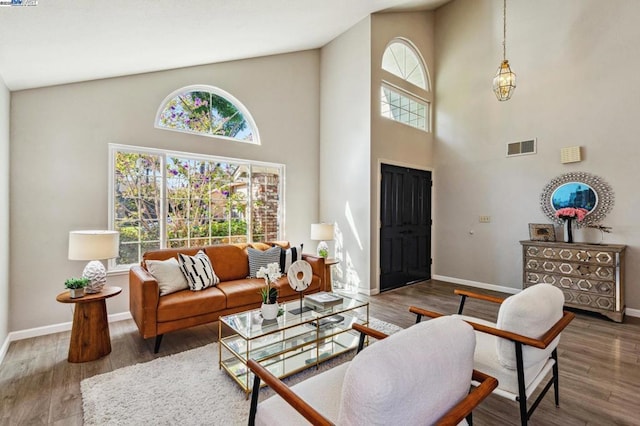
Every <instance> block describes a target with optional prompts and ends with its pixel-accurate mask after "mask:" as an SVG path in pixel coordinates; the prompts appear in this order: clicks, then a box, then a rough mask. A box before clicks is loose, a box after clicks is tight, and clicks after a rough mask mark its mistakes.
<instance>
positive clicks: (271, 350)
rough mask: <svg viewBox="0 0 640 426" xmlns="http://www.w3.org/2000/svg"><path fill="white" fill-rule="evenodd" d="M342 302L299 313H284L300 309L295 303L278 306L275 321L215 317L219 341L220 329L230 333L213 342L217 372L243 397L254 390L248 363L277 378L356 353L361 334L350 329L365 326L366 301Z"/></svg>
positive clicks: (245, 315)
mask: <svg viewBox="0 0 640 426" xmlns="http://www.w3.org/2000/svg"><path fill="white" fill-rule="evenodd" d="M342 298H343V301H342V303H341V304H338V305H335V306H332V307H329V308H326V309H324V310H310V311H307V312H303V313H302V314H292V313H290V312H289V311H291V310H293V309H296V308H299V306H300V302H299V301H292V302H288V303H285V304H282V305H281V307H282V308H283V309H284V313H283V314H282V315H280V316H279V317H278V318H276V319H275V320H263V319H262V316H261V315H260V310H259V309H256V310H253V311H247V312H240V313H237V314H233V315H227V316H223V317H220V321H219V326H218V327H219V328H218V336H222V330H223V327H226V328H229V329H231V332H232V334H231V335H230V336H228V337H220V339H219V340H218V350H219V354H218V355H219V359H220V368H221V369H224V370H225V371H226V372H227V373H229V375H230V376H231V377H232V378H233V379H234V380H235V381H236V382H237V383H238V384H239V385H240V387H242V389H243V390H244V391H245V393H246V394H247V397H248V395H249V393H250V392H251V387H252V386H253V374H252V373H251V372H250V371H249V369H248V368H247V360H248V359H254V360H256V361H258V362H259V363H260V364H262V366H263V367H265V368H267V370H269V371H270V372H271V373H273V374H274V375H275V376H277V377H280V378H282V377H287V376H290V375H292V374H295V373H297V372H299V371H302V370H304V369H306V368H310V367H317V366H318V365H319V364H320V363H321V362H323V361H326V360H328V359H331V358H334V357H336V356H338V355H340V354H342V353H344V352H346V351H349V350H352V349H354V348H356V347H357V345H358V340H359V337H360V334H359V333H357V332H355V331H354V330H353V329H352V328H351V326H352V324H353V323H356V322H357V323H359V324H364V325H368V324H369V302H363V301H360V300H357V299H353V298H350V297H345V296H342Z"/></svg>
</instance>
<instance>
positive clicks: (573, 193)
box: [540, 172, 614, 226]
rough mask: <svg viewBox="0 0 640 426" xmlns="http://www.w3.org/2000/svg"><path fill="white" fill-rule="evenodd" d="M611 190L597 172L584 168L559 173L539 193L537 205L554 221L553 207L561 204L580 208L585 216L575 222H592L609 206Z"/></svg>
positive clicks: (580, 223)
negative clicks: (596, 174)
mask: <svg viewBox="0 0 640 426" xmlns="http://www.w3.org/2000/svg"><path fill="white" fill-rule="evenodd" d="M613 201H614V198H613V190H612V189H611V187H610V186H609V184H608V183H606V182H605V181H604V180H602V179H601V178H599V177H598V176H595V175H592V174H590V173H585V172H573V173H566V174H564V175H560V176H558V177H556V178H555V179H553V180H552V181H551V182H549V183H548V184H547V185H546V186H545V187H544V189H543V190H542V194H541V195H540V207H542V211H543V212H544V213H545V214H546V215H547V217H548V218H549V219H551V220H552V221H553V222H556V223H558V224H562V223H563V220H562V219H560V218H558V217H556V210H559V209H562V208H565V207H575V208H583V209H585V210H587V211H588V213H587V216H586V217H585V218H584V220H583V221H582V222H579V223H578V226H587V225H596V224H598V223H600V221H601V220H602V219H604V217H605V216H606V215H607V213H609V212H610V211H611V208H612V207H613Z"/></svg>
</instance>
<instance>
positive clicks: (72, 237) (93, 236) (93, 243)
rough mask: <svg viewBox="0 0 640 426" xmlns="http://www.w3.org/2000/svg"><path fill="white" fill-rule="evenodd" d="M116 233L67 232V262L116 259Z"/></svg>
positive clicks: (118, 236) (117, 247) (117, 235)
mask: <svg viewBox="0 0 640 426" xmlns="http://www.w3.org/2000/svg"><path fill="white" fill-rule="evenodd" d="M119 246H120V234H119V233H118V231H71V232H69V260H101V259H113V258H115V257H118V252H119Z"/></svg>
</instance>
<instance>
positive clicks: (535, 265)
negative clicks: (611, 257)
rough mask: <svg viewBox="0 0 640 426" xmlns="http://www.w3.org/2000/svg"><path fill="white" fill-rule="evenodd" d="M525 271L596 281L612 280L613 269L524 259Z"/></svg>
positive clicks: (556, 261) (584, 264)
mask: <svg viewBox="0 0 640 426" xmlns="http://www.w3.org/2000/svg"><path fill="white" fill-rule="evenodd" d="M525 262H526V263H525V271H527V272H544V273H548V274H559V275H565V276H569V277H577V278H587V279H596V280H604V281H606V280H614V279H615V272H616V270H615V268H614V267H613V266H602V265H594V264H587V263H574V262H564V261H560V260H548V259H538V258H527V259H525Z"/></svg>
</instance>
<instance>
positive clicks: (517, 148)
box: [507, 139, 536, 157]
mask: <svg viewBox="0 0 640 426" xmlns="http://www.w3.org/2000/svg"><path fill="white" fill-rule="evenodd" d="M535 153H536V140H535V139H529V140H527V141H520V142H510V143H508V144H507V157H515V156H518V155H529V154H535Z"/></svg>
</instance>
